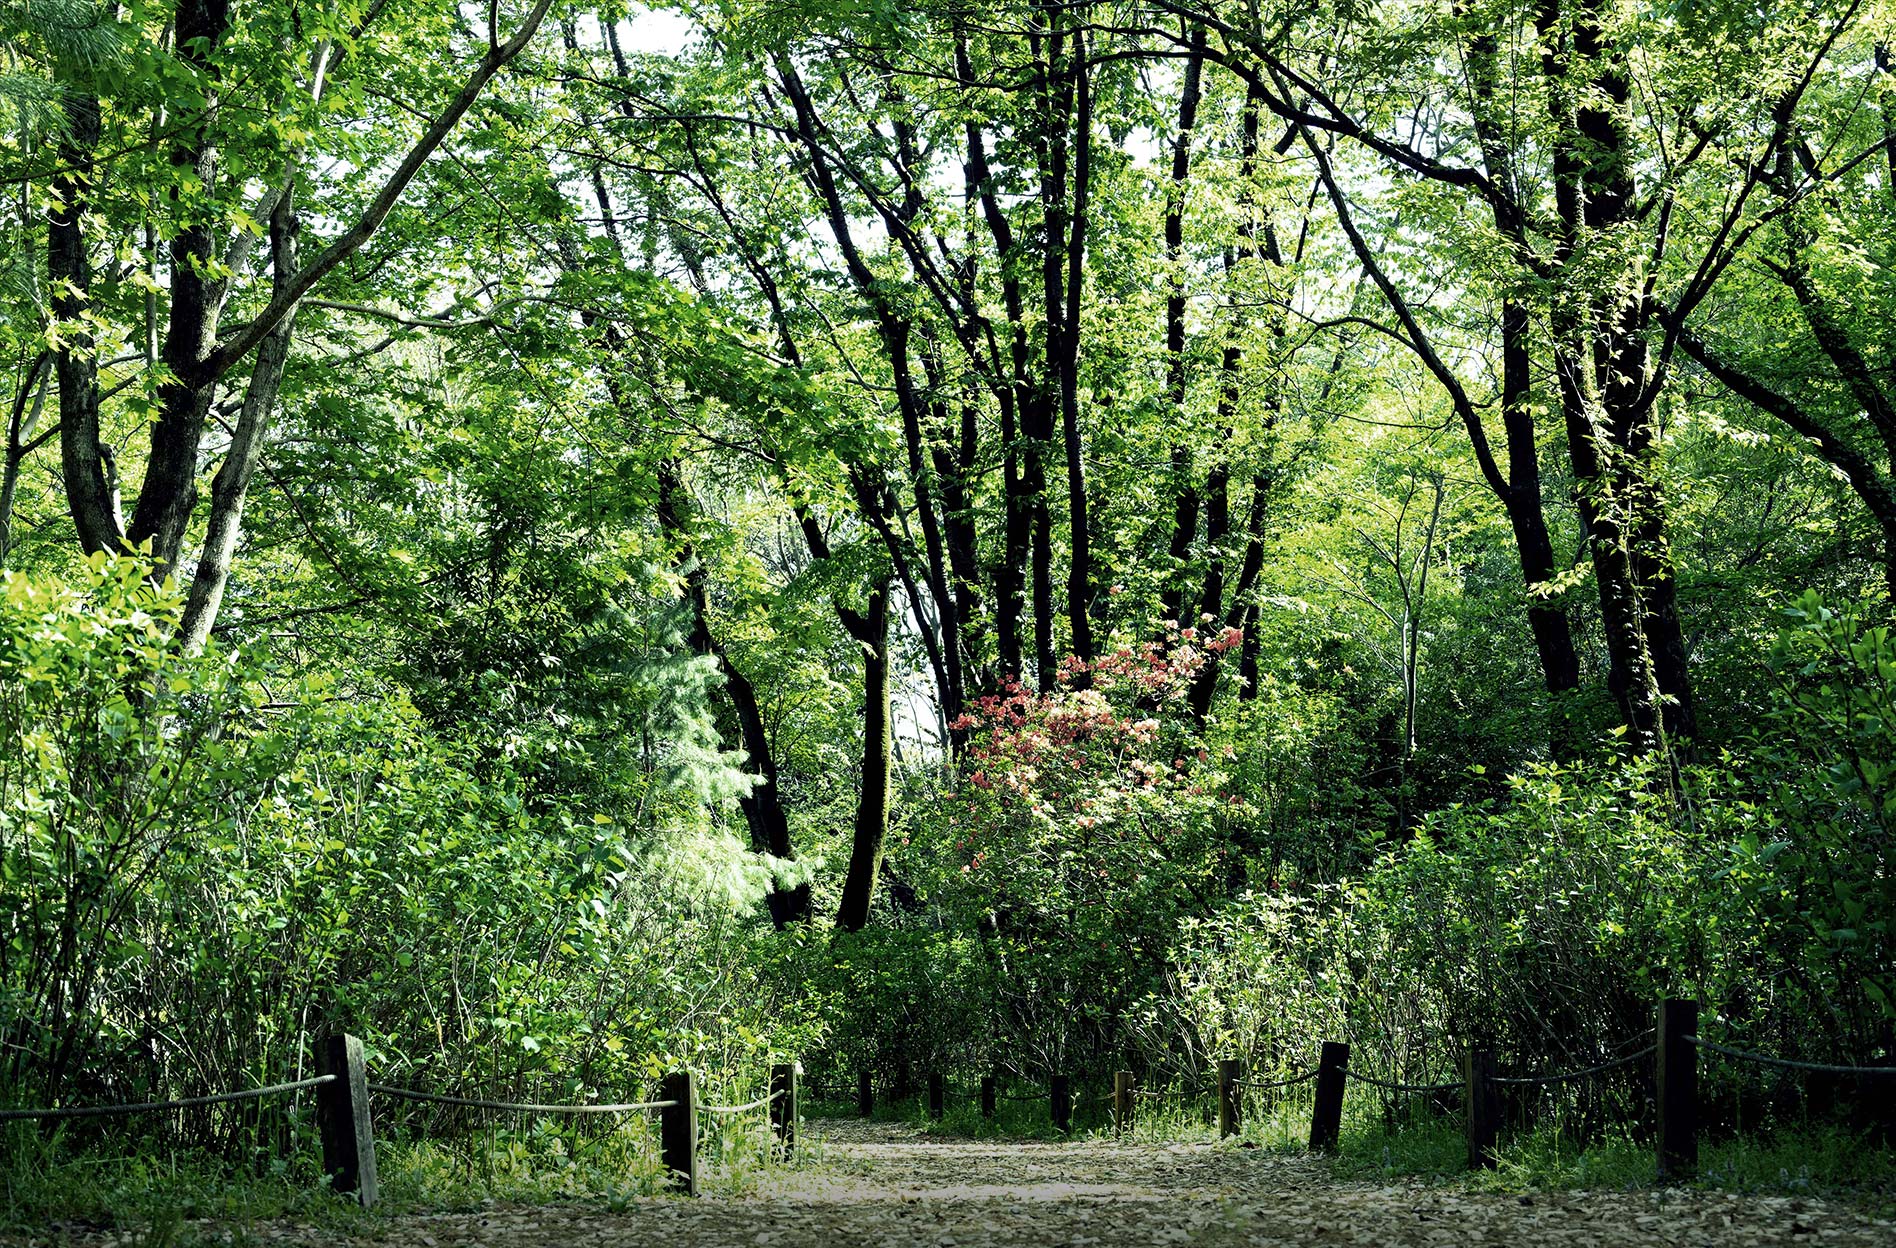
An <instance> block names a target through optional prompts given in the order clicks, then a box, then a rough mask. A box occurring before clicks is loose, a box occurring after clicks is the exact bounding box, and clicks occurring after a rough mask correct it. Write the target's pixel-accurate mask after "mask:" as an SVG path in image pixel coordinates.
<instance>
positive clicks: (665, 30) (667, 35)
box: [619, 4, 698, 56]
mask: <svg viewBox="0 0 1896 1248" xmlns="http://www.w3.org/2000/svg"><path fill="white" fill-rule="evenodd" d="M619 34H620V38H621V39H622V40H623V41H624V47H625V50H626V52H628V53H638V52H646V53H652V54H655V55H658V56H681V55H683V54H684V51H685V48H686V47H687V46H689V45H690V43H691V42H692V40H694V39H696V38H697V36H698V24H697V23H696V22H694V21H692V20H691V18H689V17H687V16H686V15H685V14H683V13H680V12H679V11H678V10H676V9H652V8H647V7H646V6H645V5H642V4H635V5H633V6H632V8H631V12H630V13H629V14H628V15H627V16H626V20H625V22H624V24H623V25H622V26H621V27H620V28H619Z"/></svg>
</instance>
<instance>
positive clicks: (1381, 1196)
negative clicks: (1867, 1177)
mask: <svg viewBox="0 0 1896 1248" xmlns="http://www.w3.org/2000/svg"><path fill="white" fill-rule="evenodd" d="M809 1134H810V1135H811V1136H813V1137H814V1138H813V1140H812V1143H814V1144H815V1145H816V1147H815V1148H814V1149H813V1150H811V1151H812V1152H814V1153H819V1154H820V1157H821V1160H820V1162H819V1163H817V1164H813V1165H811V1166H809V1167H807V1168H800V1169H796V1170H790V1171H785V1172H782V1173H781V1174H779V1175H778V1176H775V1177H773V1178H772V1179H771V1180H770V1183H769V1186H768V1187H767V1188H766V1190H765V1191H764V1192H762V1193H760V1194H758V1195H753V1196H747V1197H741V1198H738V1197H716V1196H707V1197H703V1198H700V1199H698V1200H695V1201H686V1200H676V1199H671V1200H648V1201H640V1202H637V1203H635V1204H634V1205H633V1206H632V1207H631V1208H630V1209H628V1210H626V1211H624V1212H620V1213H603V1212H597V1211H592V1210H580V1209H567V1208H539V1209H519V1210H510V1209H495V1210H489V1211H486V1212H481V1213H455V1214H436V1215H425V1216H408V1217H403V1218H400V1219H393V1220H390V1221H389V1222H386V1223H382V1224H381V1225H380V1226H379V1227H378V1229H377V1231H376V1232H375V1234H374V1235H373V1236H372V1237H370V1238H366V1239H361V1240H357V1241H355V1242H356V1243H359V1244H382V1245H391V1246H393V1248H416V1246H418V1248H634V1246H641V1245H653V1246H655V1248H656V1246H658V1245H664V1246H666V1248H724V1246H726V1245H728V1246H731V1248H752V1246H756V1248H858V1246H862V1245H884V1244H899V1245H940V1246H942V1248H949V1246H953V1248H980V1246H983V1245H1014V1244H1018V1245H1041V1244H1045V1245H1056V1244H1057V1245H1067V1244H1072V1245H1090V1246H1096V1248H1122V1246H1123V1248H1132V1246H1133V1245H1139V1246H1141V1248H1144V1246H1147V1245H1165V1244H1206V1245H1233V1246H1235V1245H1257V1246H1260V1248H1274V1246H1276V1245H1292V1244H1295V1245H1305V1244H1315V1245H1403V1246H1407V1245H1418V1246H1419V1245H1465V1244H1479V1245H1500V1244H1510V1245H1512V1244H1520V1245H1555V1246H1556V1248H1558V1246H1563V1245H1571V1246H1573V1248H1580V1246H1582V1245H1585V1246H1588V1248H1592V1246H1595V1245H1598V1246H1601V1248H1619V1246H1621V1245H1624V1246H1626V1248H1632V1246H1634V1245H1638V1246H1639V1248H1649V1246H1651V1245H1719V1246H1725V1245H1738V1246H1744V1245H1752V1244H1790V1245H1818V1244H1821V1245H1850V1246H1853V1248H1854V1246H1856V1245H1896V1226H1892V1224H1891V1223H1890V1222H1888V1221H1874V1220H1871V1219H1868V1218H1866V1217H1863V1216H1861V1215H1859V1214H1856V1213H1854V1212H1852V1211H1850V1210H1847V1209H1843V1208H1840V1207H1837V1206H1833V1205H1827V1204H1825V1203H1824V1202H1821V1201H1812V1200H1793V1199H1789V1198H1774V1197H1762V1198H1741V1197H1736V1196H1727V1195H1723V1194H1717V1193H1705V1192H1668V1193H1652V1192H1639V1193H1602V1192H1588V1193H1572V1194H1569V1193H1555V1194H1537V1195H1534V1196H1531V1197H1521V1196H1507V1195H1486V1194H1471V1193H1468V1192H1464V1191H1459V1190H1457V1189H1456V1188H1454V1187H1451V1186H1430V1185H1426V1184H1422V1183H1413V1184H1411V1183H1399V1184H1395V1185H1383V1184H1375V1183H1339V1182H1337V1181H1336V1180H1334V1179H1332V1178H1331V1177H1330V1176H1329V1173H1328V1170H1327V1168H1326V1167H1325V1166H1324V1165H1322V1164H1321V1163H1319V1162H1314V1161H1311V1160H1308V1159H1305V1158H1301V1157H1284V1156H1276V1155H1267V1154H1263V1153H1258V1152H1246V1151H1243V1150H1238V1149H1229V1148H1213V1147H1210V1146H1207V1145H1180V1146H1175V1147H1169V1148H1168V1147H1155V1146H1153V1145H1150V1144H1138V1145H1115V1144H1111V1143H1098V1142H1084V1143H1074V1144H1033V1143H1025V1144H1023V1143H986V1142H952V1141H950V1142H943V1141H938V1140H931V1139H927V1138H925V1137H923V1136H921V1135H919V1134H918V1133H916V1132H915V1131H913V1130H911V1129H909V1128H906V1127H902V1126H894V1125H888V1124H874V1125H868V1124H860V1123H854V1122H849V1123H815V1124H810V1127H809ZM252 1235H253V1236H254V1237H255V1239H259V1240H263V1241H266V1242H269V1243H273V1244H279V1245H281V1244H297V1245H299V1246H300V1245H302V1244H305V1243H307V1244H310V1245H314V1244H318V1243H322V1244H335V1243H338V1242H339V1241H338V1239H337V1238H336V1237H335V1236H334V1234H333V1232H332V1233H327V1234H324V1233H319V1232H317V1231H315V1230H314V1229H313V1228H310V1229H307V1230H306V1231H305V1230H303V1229H299V1228H295V1227H283V1226H278V1227H272V1228H270V1229H269V1230H268V1231H266V1232H264V1233H263V1234H261V1235H257V1234H256V1233H255V1232H254V1231H253V1232H252ZM253 1242H254V1241H253Z"/></svg>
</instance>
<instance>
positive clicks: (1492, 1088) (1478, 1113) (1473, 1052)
mask: <svg viewBox="0 0 1896 1248" xmlns="http://www.w3.org/2000/svg"><path fill="white" fill-rule="evenodd" d="M1500 1091H1501V1089H1500V1087H1499V1086H1498V1085H1497V1084H1496V1083H1495V1081H1494V1050H1493V1049H1489V1048H1470V1049H1465V1050H1463V1052H1462V1116H1463V1121H1464V1124H1465V1125H1466V1127H1467V1130H1468V1168H1469V1169H1470V1170H1483V1169H1488V1170H1491V1169H1493V1168H1494V1141H1495V1136H1496V1133H1497V1131H1498V1129H1499V1126H1500V1122H1501V1097H1500Z"/></svg>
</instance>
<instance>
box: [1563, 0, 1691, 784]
mask: <svg viewBox="0 0 1896 1248" xmlns="http://www.w3.org/2000/svg"><path fill="white" fill-rule="evenodd" d="M1597 5H1598V0H1583V3H1582V7H1581V10H1580V13H1579V17H1578V20H1576V21H1575V22H1573V23H1572V29H1571V30H1570V31H1569V30H1567V29H1564V26H1565V22H1564V20H1563V17H1562V14H1561V11H1560V8H1559V5H1558V0H1546V3H1544V4H1543V6H1542V8H1541V10H1540V12H1539V14H1538V15H1537V24H1538V25H1539V27H1540V34H1541V40H1542V49H1543V50H1542V54H1541V55H1542V71H1543V74H1544V76H1545V78H1546V79H1547V83H1548V90H1549V103H1550V107H1551V108H1552V110H1553V113H1554V116H1553V121H1554V124H1555V127H1556V132H1557V134H1558V135H1559V138H1558V140H1557V142H1556V144H1555V147H1554V152H1553V167H1554V193H1555V203H1556V209H1557V212H1558V214H1559V219H1560V224H1561V228H1562V234H1563V237H1562V238H1561V240H1560V243H1559V247H1558V255H1557V258H1558V260H1559V262H1560V264H1561V266H1562V267H1563V269H1566V270H1567V271H1568V272H1569V273H1571V272H1572V270H1571V267H1570V262H1571V260H1572V258H1573V256H1574V255H1575V252H1576V248H1577V245H1578V243H1579V241H1580V237H1581V234H1582V232H1583V231H1589V232H1590V231H1597V230H1601V229H1605V228H1609V227H1610V226H1612V225H1614V224H1616V223H1618V222H1619V221H1620V220H1621V219H1623V218H1624V217H1625V216H1626V214H1627V213H1628V212H1629V210H1630V207H1631V186H1630V176H1631V175H1630V170H1629V169H1628V168H1627V167H1626V161H1627V153H1626V151H1625V133H1624V129H1623V126H1622V125H1621V124H1620V120H1619V114H1618V109H1619V107H1620V105H1619V102H1618V99H1616V96H1617V97H1619V98H1623V96H1624V92H1623V90H1620V91H1617V92H1616V91H1615V89H1614V82H1615V75H1614V73H1613V71H1612V70H1611V69H1610V68H1607V67H1604V66H1601V65H1600V64H1599V62H1600V59H1601V57H1602V55H1603V54H1604V53H1605V51H1606V49H1605V48H1604V45H1603V34H1602V31H1601V29H1600V26H1599V20H1600V18H1599V13H1598V10H1597ZM1570 57H1576V58H1578V59H1579V60H1580V61H1581V62H1582V64H1583V67H1584V68H1585V69H1586V70H1587V71H1588V80H1587V81H1586V82H1585V83H1584V84H1583V85H1582V86H1576V85H1575V84H1574V83H1572V82H1570V81H1569V74H1570V72H1571V65H1570V61H1569V58H1570ZM1596 92H1603V94H1604V99H1605V100H1606V105H1605V107H1601V106H1599V105H1598V104H1597V103H1594V102H1593V100H1594V97H1595V93H1596ZM1580 100H1585V101H1587V102H1585V103H1580V102H1578V101H1580ZM1568 285H1569V288H1568V289H1562V290H1556V292H1555V294H1554V311H1553V316H1552V324H1553V330H1554V363H1555V373H1556V375H1557V377H1558V379H1559V386H1560V400H1561V411H1562V415H1563V417H1564V420H1565V424H1566V429H1567V450H1568V455H1569V457H1570V459H1571V461H1572V464H1573V472H1574V482H1575V503H1576V505H1577V507H1578V509H1579V512H1580V519H1581V523H1582V524H1583V525H1584V526H1585V528H1586V533H1587V542H1588V547H1589V550H1590V552H1591V554H1592V561H1593V574H1594V580H1595V582H1596V584H1597V587H1598V590H1599V596H1600V616H1601V623H1602V625H1603V632H1604V634H1605V638H1606V646H1607V658H1608V663H1609V671H1608V675H1607V683H1608V686H1609V688H1610V689H1611V690H1612V693H1613V696H1614V698H1615V699H1616V700H1617V701H1618V703H1619V706H1620V715H1621V718H1622V720H1623V721H1624V723H1625V726H1626V729H1627V731H1628V734H1629V736H1630V738H1631V741H1630V744H1632V745H1633V747H1634V748H1635V749H1638V750H1641V751H1645V752H1664V751H1665V750H1666V748H1667V743H1666V732H1665V729H1666V724H1665V721H1664V712H1663V710H1662V707H1663V703H1664V698H1663V694H1662V692H1661V689H1660V684H1659V677H1658V673H1657V670H1656V665H1655V663H1654V656H1653V651H1652V645H1651V639H1650V635H1649V632H1648V629H1647V626H1646V625H1647V614H1648V607H1647V605H1646V604H1645V602H1644V601H1643V597H1644V596H1643V593H1642V590H1643V589H1644V588H1645V586H1644V584H1643V583H1642V582H1643V580H1644V579H1645V578H1642V577H1641V576H1640V575H1639V573H1638V571H1637V570H1636V569H1635V563H1634V547H1635V545H1636V544H1637V543H1638V542H1639V541H1640V540H1641V539H1642V537H1643V536H1644V535H1645V525H1644V523H1643V520H1642V516H1641V512H1642V510H1643V509H1644V508H1645V507H1646V506H1648V505H1650V504H1651V503H1652V502H1653V501H1655V500H1653V499H1652V498H1650V497H1649V496H1648V494H1647V491H1646V490H1645V489H1644V488H1642V487H1640V486H1639V484H1638V481H1637V474H1638V472H1639V468H1640V466H1639V465H1638V464H1637V463H1636V462H1633V458H1632V447H1633V444H1634V438H1633V436H1632V432H1633V431H1631V430H1629V429H1628V428H1626V424H1625V422H1626V420H1627V419H1628V418H1629V417H1631V416H1633V415H1634V413H1633V412H1629V411H1628V410H1626V407H1625V402H1626V398H1627V396H1626V394H1625V385H1626V384H1627V379H1626V378H1624V377H1622V378H1621V379H1620V380H1619V381H1618V382H1617V383H1616V382H1614V381H1613V380H1612V378H1613V374H1614V370H1615V369H1616V368H1619V367H1627V366H1631V367H1634V368H1635V369H1636V370H1637V371H1636V372H1635V373H1634V375H1633V384H1635V385H1638V386H1640V387H1642V388H1643V385H1644V381H1645V366H1644V354H1643V351H1641V350H1640V347H1641V344H1640V343H1639V341H1638V338H1637V335H1629V334H1628V333H1627V332H1626V329H1627V326H1626V323H1625V318H1624V315H1623V314H1622V313H1621V311H1620V303H1621V301H1622V300H1623V299H1624V298H1625V293H1624V292H1622V291H1609V292H1608V293H1607V294H1606V296H1605V297H1604V298H1602V297H1601V296H1600V295H1599V294H1597V293H1595V292H1594V291H1593V290H1591V289H1588V290H1585V291H1581V290H1576V289H1572V288H1571V286H1572V280H1571V279H1570V281H1569V283H1568ZM1608 386H1612V393H1611V394H1608V393H1606V390H1607V387H1608ZM1647 419H1650V412H1649V411H1648V412H1647ZM1666 584H1667V585H1668V586H1669V584H1670V580H1669V578H1668V579H1667V582H1666Z"/></svg>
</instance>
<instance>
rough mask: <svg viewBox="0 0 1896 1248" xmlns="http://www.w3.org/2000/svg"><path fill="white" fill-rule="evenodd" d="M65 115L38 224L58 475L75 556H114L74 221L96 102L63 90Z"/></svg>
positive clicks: (114, 501) (113, 492) (111, 480)
mask: <svg viewBox="0 0 1896 1248" xmlns="http://www.w3.org/2000/svg"><path fill="white" fill-rule="evenodd" d="M65 110H66V128H65V129H64V130H63V131H61V132H60V136H59V141H58V144H57V148H56V150H57V153H58V159H59V165H60V169H61V172H60V173H59V174H58V175H56V176H55V177H54V178H53V180H52V191H53V198H54V200H55V201H56V202H55V204H54V207H53V209H52V212H51V213H50V215H49V216H48V217H47V223H46V275H47V278H48V279H49V280H48V282H47V287H48V289H49V290H50V291H51V293H52V305H53V322H54V324H55V325H56V326H57V327H58V334H59V342H58V346H57V348H56V349H55V353H54V357H53V371H54V376H55V377H56V379H57V380H58V382H59V457H60V469H61V473H62V475H63V476H64V478H65V483H66V505H67V506H68V507H69V508H70V509H71V511H72V522H73V528H74V530H75V531H76V532H77V533H78V535H79V546H80V549H82V550H84V551H85V552H86V553H87V554H94V553H97V552H99V551H105V552H108V553H113V554H116V553H118V552H119V551H121V550H123V549H124V548H125V522H124V518H123V516H122V514H121V512H120V504H119V486H118V467H117V463H116V459H115V456H114V454H113V450H112V448H111V447H109V446H106V445H105V444H104V443H103V442H102V441H101V440H100V436H99V361H98V356H97V355H96V353H95V352H96V343H95V341H94V338H93V334H92V332H91V331H90V330H89V329H87V328H86V326H85V321H84V319H83V318H84V316H85V314H86V312H87V311H88V308H89V305H90V303H91V297H92V262H91V259H90V256H89V254H88V252H87V250H86V239H85V232H84V228H83V226H82V222H83V220H84V218H85V215H86V212H87V210H88V209H89V207H90V205H91V198H90V197H91V193H92V183H93V180H94V178H95V177H96V176H97V172H98V170H97V165H96V159H97V148H98V145H99V101H98V100H97V99H96V98H95V97H93V96H91V95H89V94H86V93H84V92H81V91H78V90H74V89H70V88H69V89H68V90H67V91H66V94H65Z"/></svg>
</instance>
